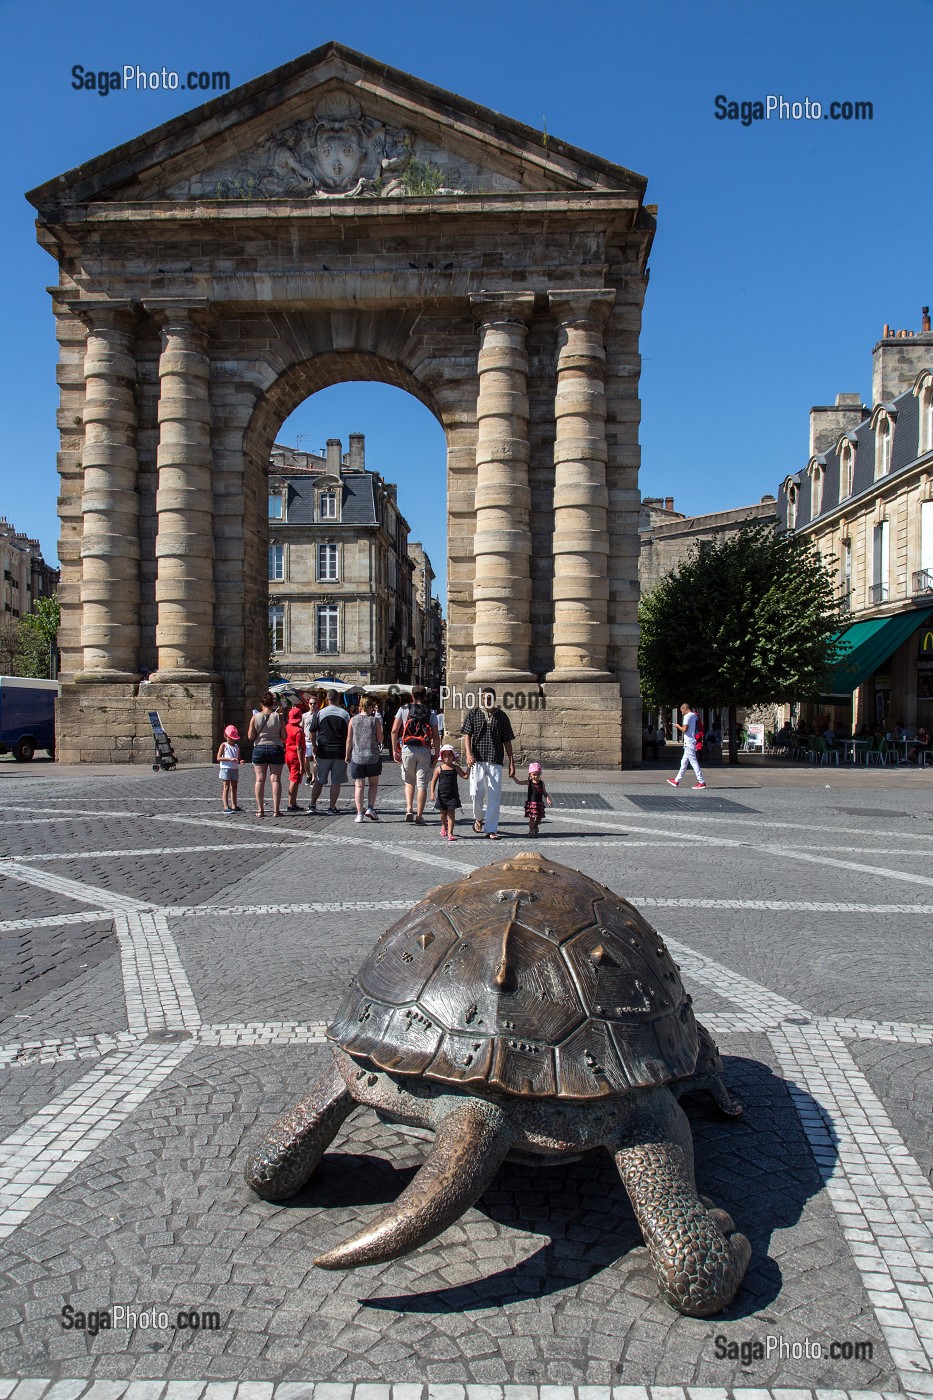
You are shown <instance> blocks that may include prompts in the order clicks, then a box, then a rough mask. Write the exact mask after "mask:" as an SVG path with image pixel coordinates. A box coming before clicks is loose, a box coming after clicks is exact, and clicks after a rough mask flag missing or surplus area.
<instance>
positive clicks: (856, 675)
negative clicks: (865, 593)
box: [823, 608, 933, 697]
mask: <svg viewBox="0 0 933 1400" xmlns="http://www.w3.org/2000/svg"><path fill="white" fill-rule="evenodd" d="M931 616H933V608H913V609H912V610H911V611H910V612H905V613H897V614H895V616H894V617H874V618H872V619H871V621H869V622H853V624H852V626H851V627H849V628H847V629H846V631H845V632H843V633H842V634H841V635H840V638H839V645H840V648H841V649H842V652H843V655H842V656H841V659H840V660H839V661H837V662H836V665H835V666H834V668H833V670H832V673H831V675H830V678H829V681H828V683H827V684H826V685H825V686H824V687H823V689H824V692H825V694H826V695H827V697H829V696H830V695H846V696H848V695H851V694H852V692H853V690H858V688H859V686H860V685H864V684H865V682H866V681H867V680H868V678H869V676H873V675H874V673H875V672H876V671H877V669H878V667H879V666H881V665H882V664H883V663H884V662H885V661H887V659H888V657H889V656H893V655H894V653H895V652H896V651H897V649H898V647H899V646H900V645H901V643H902V642H906V641H907V638H908V637H909V636H910V634H911V633H912V632H915V631H916V630H917V629H918V628H919V627H922V626H923V624H924V623H925V622H926V621H927V620H928V619H929V618H930V617H931Z"/></svg>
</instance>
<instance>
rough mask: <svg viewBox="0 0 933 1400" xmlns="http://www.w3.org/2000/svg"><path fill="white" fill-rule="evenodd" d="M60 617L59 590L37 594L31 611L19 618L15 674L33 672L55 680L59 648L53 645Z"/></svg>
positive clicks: (29, 674)
mask: <svg viewBox="0 0 933 1400" xmlns="http://www.w3.org/2000/svg"><path fill="white" fill-rule="evenodd" d="M60 621H61V606H60V604H59V601H58V594H57V593H53V594H52V596H51V597H50V598H37V599H36V605H35V608H34V609H33V611H32V612H31V613H27V614H26V615H25V617H21V618H20V620H19V629H18V633H17V638H16V661H15V665H16V674H17V675H18V676H34V677H35V678H36V679H37V680H49V679H51V680H54V679H55V675H56V673H57V671H58V650H57V647H56V645H55V640H56V637H57V636H58V626H59V622H60Z"/></svg>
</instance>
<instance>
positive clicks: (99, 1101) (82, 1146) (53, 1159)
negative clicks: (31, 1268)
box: [0, 1041, 191, 1237]
mask: <svg viewBox="0 0 933 1400" xmlns="http://www.w3.org/2000/svg"><path fill="white" fill-rule="evenodd" d="M190 1050H191V1045H190V1043H189V1042H186V1041H185V1042H181V1043H179V1044H175V1045H170V1046H166V1045H141V1046H136V1047H134V1048H133V1049H132V1050H126V1051H120V1052H117V1053H115V1054H112V1055H108V1056H107V1057H106V1058H105V1059H104V1060H102V1061H101V1062H100V1064H99V1065H95V1067H94V1068H93V1069H92V1070H89V1071H88V1072H87V1074H85V1075H82V1077H81V1078H80V1079H78V1080H76V1081H75V1083H73V1084H70V1085H69V1086H68V1088H67V1089H64V1090H63V1091H62V1093H60V1094H58V1095H57V1096H56V1097H55V1098H54V1099H52V1101H51V1103H48V1104H46V1106H45V1108H42V1109H40V1110H39V1112H38V1113H35V1114H33V1116H32V1117H31V1118H30V1119H28V1121H27V1122H25V1123H23V1124H22V1126H21V1127H19V1128H17V1129H16V1130H15V1131H14V1132H12V1133H11V1134H10V1135H9V1137H8V1138H6V1139H5V1141H3V1142H0V1237H2V1236H5V1235H9V1234H12V1232H13V1231H14V1230H15V1229H16V1228H17V1226H19V1225H21V1224H22V1223H23V1221H24V1220H26V1219H28V1217H29V1215H30V1214H31V1212H32V1211H33V1210H35V1208H36V1206H37V1205H39V1204H40V1202H41V1201H43V1200H44V1199H45V1197H46V1196H48V1195H49V1193H50V1192H52V1191H54V1190H55V1188H56V1186H59V1185H60V1184H61V1183H62V1182H63V1181H65V1180H66V1179H67V1178H68V1177H69V1176H70V1175H71V1173H72V1172H73V1171H74V1170H75V1169H76V1168H77V1167H78V1166H80V1165H81V1163H82V1162H83V1161H85V1160H86V1158H87V1157H89V1156H90V1155H91V1153H92V1152H94V1151H96V1149H97V1148H98V1147H99V1146H100V1145H101V1143H102V1142H104V1141H106V1139H107V1138H108V1137H109V1136H110V1134H111V1133H112V1132H114V1130H115V1129H116V1128H118V1127H119V1126H120V1124H121V1123H124V1122H125V1121H126V1119H127V1118H128V1117H129V1116H130V1114H131V1113H132V1112H133V1110H134V1109H136V1108H138V1107H139V1105H140V1104H141V1103H142V1102H143V1100H144V1099H146V1098H148V1096H149V1095H150V1094H151V1093H152V1091H153V1089H155V1088H156V1087H157V1086H158V1085H159V1084H161V1083H162V1081H163V1080H164V1079H166V1078H167V1077H168V1076H169V1075H170V1074H171V1073H172V1071H173V1070H175V1069H176V1068H177V1066H178V1065H179V1064H180V1063H181V1061H182V1060H183V1059H184V1057H185V1055H187V1054H188V1053H189V1051H190Z"/></svg>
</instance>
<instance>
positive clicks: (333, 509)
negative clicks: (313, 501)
mask: <svg viewBox="0 0 933 1400" xmlns="http://www.w3.org/2000/svg"><path fill="white" fill-rule="evenodd" d="M317 513H318V519H319V520H336V519H337V493H336V491H322V492H321V494H320V495H319V496H318V498H317Z"/></svg>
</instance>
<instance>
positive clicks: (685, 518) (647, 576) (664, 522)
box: [638, 496, 777, 593]
mask: <svg viewBox="0 0 933 1400" xmlns="http://www.w3.org/2000/svg"><path fill="white" fill-rule="evenodd" d="M748 521H762V522H773V523H774V525H775V527H776V526H777V505H776V502H775V499H774V497H773V496H762V498H761V501H760V502H759V503H758V504H757V505H752V506H737V507H736V508H735V509H733V510H718V511H711V512H710V513H709V514H708V515H681V514H680V513H679V512H678V511H675V510H674V499H673V497H672V496H667V497H665V498H664V499H663V501H662V500H661V499H659V498H655V497H650V496H649V497H646V498H645V499H644V500H643V501H642V516H641V529H640V532H639V538H640V540H641V551H640V554H639V559H638V577H639V580H640V583H641V591H642V593H649V592H650V591H651V589H652V588H655V587H657V585H658V584H659V583H660V582H661V579H662V578H664V576H665V574H669V573H670V572H671V570H672V569H676V568H677V566H678V565H679V564H681V563H682V562H683V560H684V559H686V557H687V555H688V554H690V552H691V551H692V550H693V547H694V546H695V545H696V544H699V543H701V542H702V541H703V540H710V539H714V538H722V537H723V536H725V535H731V534H734V533H735V532H736V531H737V530H740V529H741V528H742V526H743V525H744V524H746V523H747V522H748Z"/></svg>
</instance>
